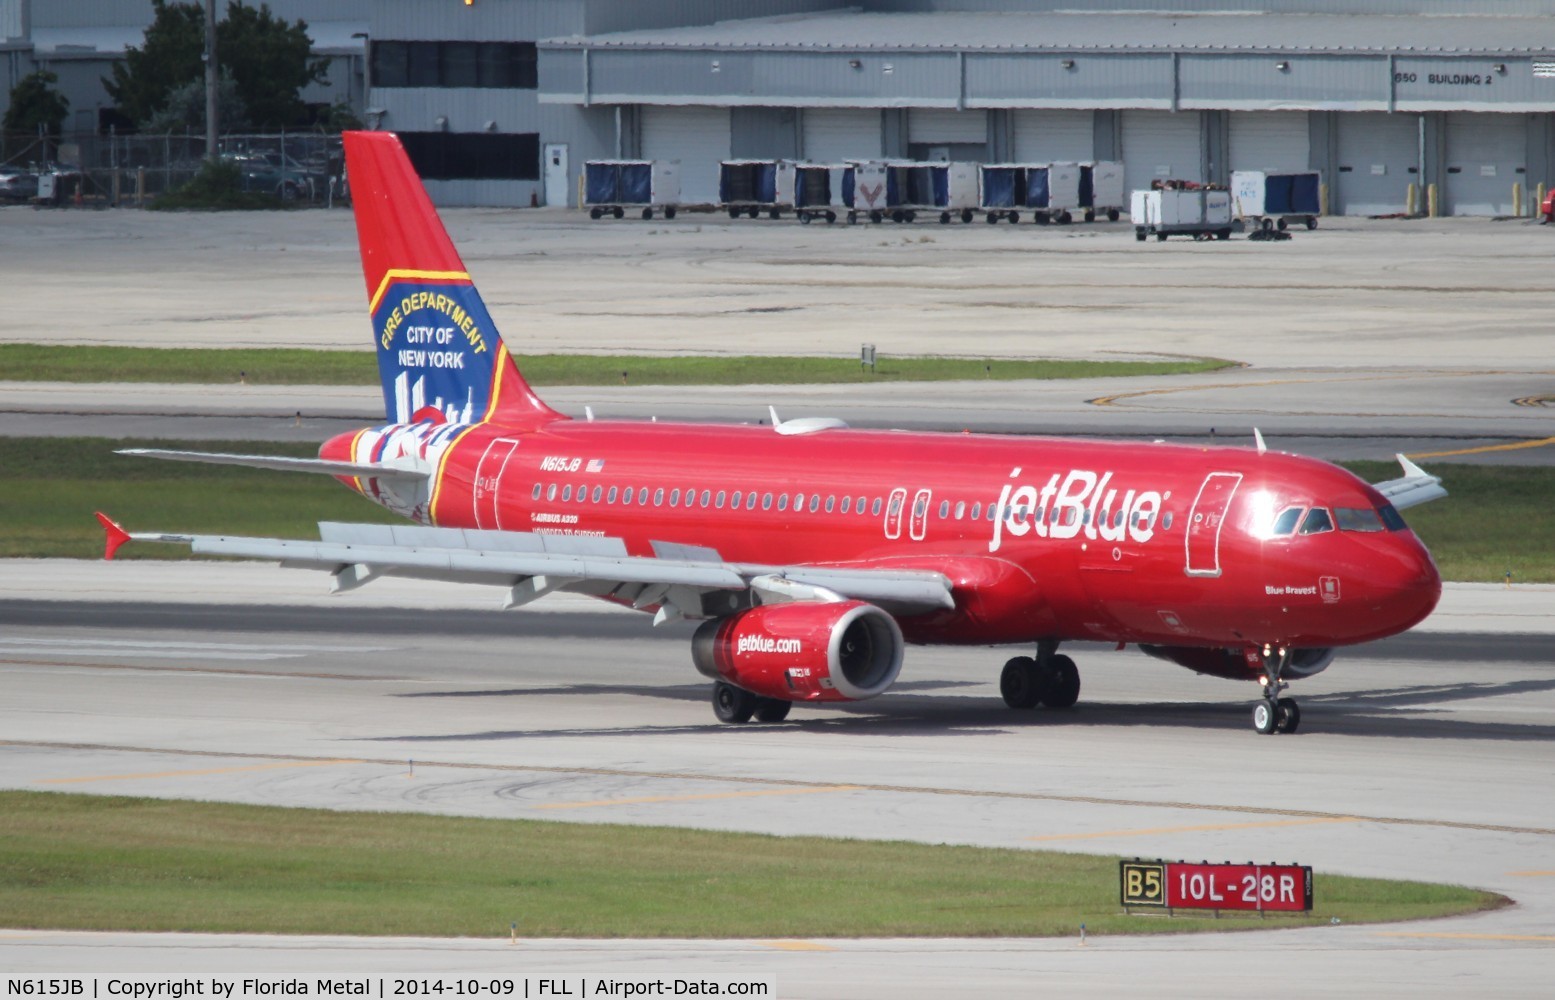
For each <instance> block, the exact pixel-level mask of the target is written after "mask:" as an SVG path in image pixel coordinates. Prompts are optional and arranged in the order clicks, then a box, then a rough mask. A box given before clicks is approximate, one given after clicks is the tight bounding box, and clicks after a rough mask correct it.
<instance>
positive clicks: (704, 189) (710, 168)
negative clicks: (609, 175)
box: [642, 105, 729, 205]
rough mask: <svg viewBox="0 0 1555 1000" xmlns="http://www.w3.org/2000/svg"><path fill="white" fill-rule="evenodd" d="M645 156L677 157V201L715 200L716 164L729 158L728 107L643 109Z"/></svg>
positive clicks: (704, 203) (716, 196)
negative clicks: (678, 189) (678, 165)
mask: <svg viewBox="0 0 1555 1000" xmlns="http://www.w3.org/2000/svg"><path fill="white" fill-rule="evenodd" d="M642 151H643V159H645V160H679V161H680V201H681V203H682V204H685V205H715V204H717V203H718V164H719V163H720V162H722V161H724V160H727V159H728V158H729V109H728V108H661V107H655V106H653V105H645V106H644V107H643V109H642Z"/></svg>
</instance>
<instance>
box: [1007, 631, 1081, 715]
mask: <svg viewBox="0 0 1555 1000" xmlns="http://www.w3.org/2000/svg"><path fill="white" fill-rule="evenodd" d="M999 693H1000V694H1001V695H1003V696H1004V703H1005V704H1006V705H1008V706H1010V707H1011V708H1036V707H1037V706H1038V705H1046V706H1047V707H1048V708H1071V707H1073V705H1074V703H1075V702H1076V701H1079V700H1080V671H1079V668H1077V667H1076V666H1075V665H1074V661H1073V660H1071V659H1070V658H1069V657H1067V656H1064V655H1062V654H1060V653H1059V652H1058V643H1057V642H1054V641H1052V640H1043V641H1042V642H1039V643H1037V655H1036V656H1035V657H1030V656H1017V657H1014V658H1013V659H1011V660H1010V661H1009V662H1008V663H1006V664H1005V665H1004V671H1003V672H1002V673H1000V674H999Z"/></svg>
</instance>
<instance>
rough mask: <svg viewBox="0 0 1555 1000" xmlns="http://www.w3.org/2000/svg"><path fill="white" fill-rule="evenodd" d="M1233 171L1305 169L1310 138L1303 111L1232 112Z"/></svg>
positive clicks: (1309, 148) (1310, 145)
mask: <svg viewBox="0 0 1555 1000" xmlns="http://www.w3.org/2000/svg"><path fill="white" fill-rule="evenodd" d="M1228 138H1229V140H1230V148H1229V150H1228V153H1229V156H1230V160H1231V169H1232V170H1265V171H1285V170H1306V169H1308V166H1309V160H1310V159H1311V155H1312V154H1311V150H1312V140H1311V136H1310V135H1309V133H1308V131H1307V113H1306V112H1305V111H1233V112H1231V128H1230V135H1229V137H1228Z"/></svg>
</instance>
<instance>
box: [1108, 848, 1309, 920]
mask: <svg viewBox="0 0 1555 1000" xmlns="http://www.w3.org/2000/svg"><path fill="white" fill-rule="evenodd" d="M1118 881H1119V886H1118V895H1119V899H1120V900H1121V902H1122V903H1123V905H1124V906H1125V907H1127V908H1132V907H1136V906H1137V907H1154V908H1157V909H1165V910H1177V909H1182V910H1252V911H1255V912H1260V913H1261V912H1269V911H1277V912H1285V913H1303V912H1307V911H1310V910H1311V909H1312V868H1311V866H1309V865H1255V864H1245V865H1234V864H1218V865H1217V864H1209V863H1208V862H1200V863H1198V864H1192V863H1189V862H1186V861H1121V862H1119V863H1118Z"/></svg>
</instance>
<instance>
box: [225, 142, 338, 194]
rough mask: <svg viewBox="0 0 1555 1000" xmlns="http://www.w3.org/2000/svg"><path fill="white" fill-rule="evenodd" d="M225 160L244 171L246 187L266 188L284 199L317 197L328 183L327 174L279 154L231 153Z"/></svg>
mask: <svg viewBox="0 0 1555 1000" xmlns="http://www.w3.org/2000/svg"><path fill="white" fill-rule="evenodd" d="M223 159H225V160H226V161H227V162H229V163H236V164H237V165H238V168H239V169H240V170H242V172H243V190H245V191H264V192H267V193H269V194H273V195H275V196H276V197H277V198H280V199H281V200H282V201H295V200H296V199H298V198H313V197H316V196H317V195H318V194H320V193H322V192H323V190H324V187H325V184H326V183H327V181H326V179H325V176H324V174H323V173H320V172H316V171H313V170H309V169H308V168H307V167H304V166H303V165H302V164H300V163H298V162H297V161H296V160H294V159H292V158H291V157H290V156H287V157H284V158H283V157H282V156H281V154H279V153H228V154H227V155H226V156H224V157H223Z"/></svg>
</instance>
